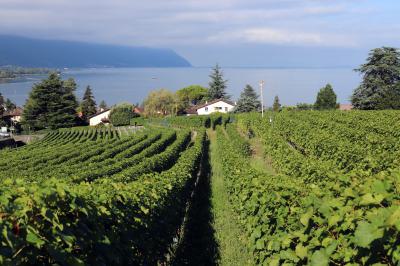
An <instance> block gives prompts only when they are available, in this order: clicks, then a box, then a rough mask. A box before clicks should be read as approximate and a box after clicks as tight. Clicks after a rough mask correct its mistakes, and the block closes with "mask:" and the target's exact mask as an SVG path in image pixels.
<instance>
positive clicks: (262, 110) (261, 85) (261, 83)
mask: <svg viewBox="0 0 400 266" xmlns="http://www.w3.org/2000/svg"><path fill="white" fill-rule="evenodd" d="M263 90H264V80H261V81H260V91H261V117H264V96H263Z"/></svg>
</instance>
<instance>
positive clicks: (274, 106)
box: [272, 95, 281, 112]
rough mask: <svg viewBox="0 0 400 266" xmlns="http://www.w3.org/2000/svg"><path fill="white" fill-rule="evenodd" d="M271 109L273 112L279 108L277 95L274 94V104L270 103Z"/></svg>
mask: <svg viewBox="0 0 400 266" xmlns="http://www.w3.org/2000/svg"><path fill="white" fill-rule="evenodd" d="M272 110H273V111H274V112H279V111H280V110H281V104H280V102H279V97H278V95H276V96H275V98H274V104H273V105H272Z"/></svg>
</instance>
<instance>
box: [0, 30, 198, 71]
mask: <svg viewBox="0 0 400 266" xmlns="http://www.w3.org/2000/svg"><path fill="white" fill-rule="evenodd" d="M2 65H3V66H4V65H15V66H21V67H48V68H80V67H191V64H190V62H189V61H187V60H186V59H185V58H184V57H182V56H180V55H179V54H177V53H176V52H175V51H173V50H172V49H165V48H150V47H138V46H137V47H134V46H122V45H111V44H99V43H87V42H78V41H64V40H45V39H35V38H28V37H21V36H14V35H0V66H2Z"/></svg>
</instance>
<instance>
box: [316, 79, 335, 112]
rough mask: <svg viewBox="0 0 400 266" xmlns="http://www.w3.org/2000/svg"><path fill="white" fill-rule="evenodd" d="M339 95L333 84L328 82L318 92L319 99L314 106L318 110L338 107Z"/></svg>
mask: <svg viewBox="0 0 400 266" xmlns="http://www.w3.org/2000/svg"><path fill="white" fill-rule="evenodd" d="M336 99H337V96H336V94H335V92H334V91H333V88H332V86H331V84H326V86H325V87H323V88H321V89H320V90H319V92H318V94H317V99H316V101H315V104H314V108H315V109H317V110H330V109H336V108H337V103H336Z"/></svg>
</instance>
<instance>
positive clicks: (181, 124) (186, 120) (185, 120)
mask: <svg viewBox="0 0 400 266" xmlns="http://www.w3.org/2000/svg"><path fill="white" fill-rule="evenodd" d="M148 121H149V122H150V123H151V124H158V125H162V126H165V127H167V126H169V127H178V128H193V129H196V128H201V127H205V128H209V127H210V124H211V120H210V117H209V116H197V115H194V116H171V117H165V118H151V119H148Z"/></svg>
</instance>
